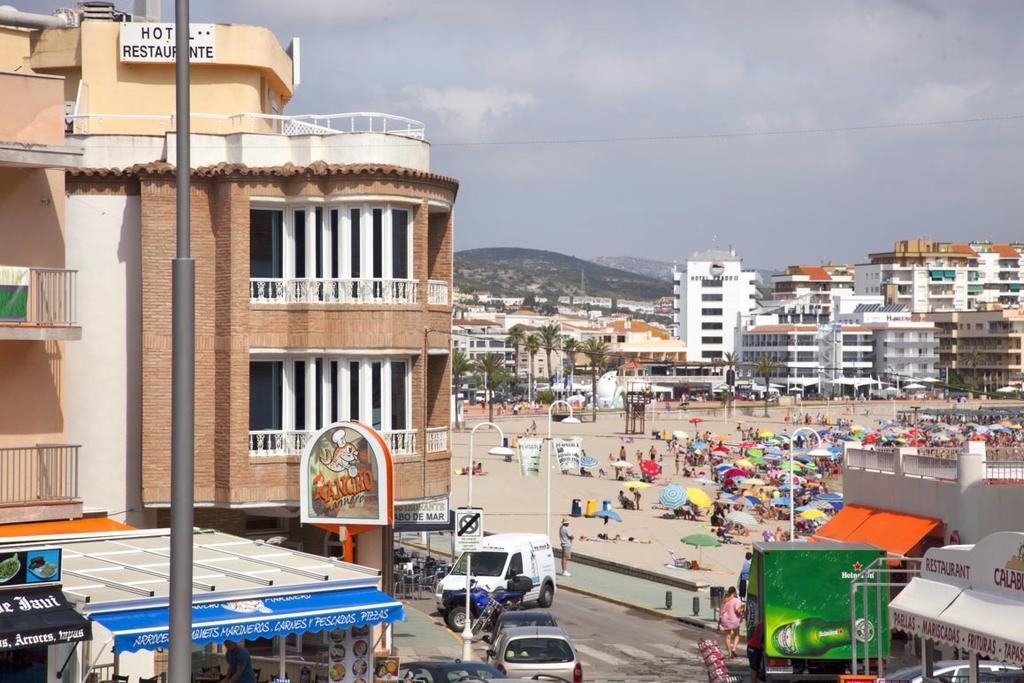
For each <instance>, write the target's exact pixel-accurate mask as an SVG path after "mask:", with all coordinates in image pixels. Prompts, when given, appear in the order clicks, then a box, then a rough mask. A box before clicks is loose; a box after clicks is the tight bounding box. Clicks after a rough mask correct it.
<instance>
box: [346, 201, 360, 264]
mask: <svg viewBox="0 0 1024 683" xmlns="http://www.w3.org/2000/svg"><path fill="white" fill-rule="evenodd" d="M361 213H362V212H361V211H360V210H359V209H352V210H350V211H349V226H350V228H349V229H350V231H351V238H350V241H351V245H350V247H349V266H350V268H351V273H352V277H353V278H357V279H358V278H360V277H362V271H361V270H360V268H359V265H360V263H361V262H362V252H361V248H362V247H361V246H360V245H361V239H362V236H361V235H360V234H359V228H360V215H361Z"/></svg>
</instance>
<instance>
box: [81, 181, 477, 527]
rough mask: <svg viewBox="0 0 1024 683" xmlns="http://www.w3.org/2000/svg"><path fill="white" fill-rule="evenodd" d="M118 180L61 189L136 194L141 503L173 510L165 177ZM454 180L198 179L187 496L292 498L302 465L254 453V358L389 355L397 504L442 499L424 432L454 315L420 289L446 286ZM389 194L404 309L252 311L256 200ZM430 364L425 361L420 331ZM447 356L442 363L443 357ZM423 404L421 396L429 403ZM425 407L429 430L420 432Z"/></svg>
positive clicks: (432, 415)
mask: <svg viewBox="0 0 1024 683" xmlns="http://www.w3.org/2000/svg"><path fill="white" fill-rule="evenodd" d="M116 175H117V176H118V177H117V179H116V182H113V181H114V180H115V179H114V178H110V177H108V178H98V177H96V174H84V173H83V174H80V175H79V176H78V177H77V178H75V177H69V192H75V191H76V189H75V188H76V183H77V186H78V187H80V188H81V190H82V192H94V191H96V187H98V186H103V181H104V180H107V181H110V183H109V184H108V185H106V186H103V189H104V190H105V191H108V192H109V191H115V192H116V191H124V192H129V191H133V192H137V193H138V194H139V195H140V198H141V225H142V351H143V352H142V378H143V382H142V423H143V425H142V427H143V428H142V434H143V436H142V498H143V502H144V503H146V504H159V503H164V502H166V501H167V500H168V499H169V498H170V479H169V471H170V450H171V448H170V433H171V432H170V426H171V419H170V418H171V415H170V411H171V260H172V258H173V257H174V248H175V186H174V177H173V173H169V172H167V171H166V169H160V170H159V172H151V171H147V170H145V169H141V168H140V169H135V171H134V177H133V178H126V177H125V175H124V173H119V174H116ZM456 190H457V186H456V184H455V182H454V181H452V180H450V179H446V178H440V177H438V176H431V175H430V174H413V173H407V174H396V173H394V172H392V173H389V172H387V171H382V170H379V169H378V170H374V169H372V168H370V169H364V170H360V171H353V170H351V169H346V170H344V171H338V172H331V171H326V172H325V171H323V170H322V169H321V170H320V171H319V172H309V173H305V174H302V173H299V174H296V173H274V172H273V169H252V170H249V171H246V172H243V171H240V170H239V169H237V168H233V167H231V168H227V169H220V170H219V171H217V172H214V171H211V170H207V172H203V170H200V171H197V172H196V173H194V179H193V186H192V209H191V219H192V245H191V246H192V257H193V259H194V260H195V263H196V424H195V434H196V439H195V452H196V457H195V474H196V479H195V480H196V485H195V498H196V502H197V503H207V504H209V503H212V504H214V505H216V506H220V507H227V506H230V505H232V504H251V503H258V502H292V503H294V502H295V501H297V500H298V456H297V455H295V456H293V455H286V456H276V457H266V456H261V457H259V458H256V457H251V456H250V455H249V360H250V349H252V348H259V349H280V350H282V351H309V352H316V350H318V349H319V350H322V349H341V350H344V349H363V350H367V349H368V350H375V349H376V350H385V349H386V350H395V351H396V352H400V353H402V354H406V355H408V356H410V357H411V360H412V363H411V371H412V378H411V384H412V416H411V418H412V419H411V426H412V427H414V428H415V429H416V430H417V431H418V434H417V450H418V453H417V454H415V455H406V456H400V457H396V458H395V461H396V464H395V473H396V476H395V479H396V482H395V492H396V498H398V499H405V498H418V497H421V496H424V495H432V494H441V493H446V492H447V491H448V490H449V486H450V465H449V461H450V451H444V452H439V453H430V454H429V457H425V451H426V445H427V437H426V433H425V428H426V427H447V426H448V424H449V413H450V409H449V405H450V404H449V396H450V386H451V378H450V362H449V358H448V355H447V351H446V350H447V349H448V347H449V342H450V337H449V335H448V334H447V331H448V330H450V326H451V307H450V305H445V306H440V305H430V306H428V305H427V280H428V279H432V280H444V281H445V282H447V283H448V287H449V291H451V289H452V284H451V262H452V235H451V231H452V226H453V224H452V220H451V212H450V210H448V209H446V208H444V207H445V206H446V205H447V206H450V205H451V203H453V202H454V199H455V193H456ZM345 196H360V197H363V196H373V197H385V196H394V197H400V198H403V199H406V200H408V199H417V200H419V203H418V204H410V205H409V208H410V210H411V211H412V213H413V215H412V230H413V235H412V242H413V263H412V264H411V266H412V267H411V272H412V275H413V277H414V278H415V279H416V280H417V281H418V283H419V284H418V287H419V291H420V294H419V296H418V297H417V303H416V304H411V305H332V304H259V305H253V304H251V303H250V284H249V274H250V263H249V229H250V228H249V207H250V198H251V197H258V198H260V199H266V198H285V199H294V198H299V197H324V198H327V201H328V202H330V201H331V200H332V199H338V200H342V199H343V198H344V197H345ZM427 330H431V331H432V332H429V333H428V341H429V344H430V348H431V349H433V350H434V351H433V353H432V355H430V356H428V357H427V358H424V356H423V347H424V332H425V331H427ZM442 350H443V352H442ZM424 392H426V393H424ZM424 406H426V420H424Z"/></svg>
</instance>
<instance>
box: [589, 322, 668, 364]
mask: <svg viewBox="0 0 1024 683" xmlns="http://www.w3.org/2000/svg"><path fill="white" fill-rule="evenodd" d="M589 336H598V338H600V340H601V341H603V342H605V343H606V344H607V345H608V356H609V357H610V358H611V359H612V362H613V363H625V362H629V361H660V362H666V361H668V362H673V363H681V362H683V361H685V360H686V352H687V349H686V343H685V342H683V341H681V340H679V339H672V337H671V335H670V334H669V332H668V330H665V329H662V328H660V327H657V326H655V325H652V324H650V323H647V322H644V321H642V320H634V319H633V318H620V319H618V320H612V321H610V322H609V323H608V324H607V325H605V326H604V327H603V328H602V329H601V330H600V331H599V332H598V333H597V334H596V335H593V334H592V335H589Z"/></svg>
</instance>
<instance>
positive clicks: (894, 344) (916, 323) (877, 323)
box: [836, 297, 939, 386]
mask: <svg viewBox="0 0 1024 683" xmlns="http://www.w3.org/2000/svg"><path fill="white" fill-rule="evenodd" d="M852 298H853V299H860V298H862V297H852ZM839 301H840V302H842V301H843V299H842V298H840V299H839ZM836 319H837V320H838V321H839V322H841V323H843V324H848V325H859V326H862V327H865V328H867V329H869V330H871V331H872V334H873V337H874V347H875V360H874V368H873V371H874V373H875V375H876V376H878V377H886V378H887V380H888V381H889V382H891V383H893V384H894V385H897V386H898V385H903V384H910V383H913V382H921V381H929V380H937V379H939V376H938V369H937V365H938V361H939V356H938V344H939V342H938V337H937V333H938V328H937V327H936V325H935V323H934V322H933V321H932V319H931V318H930V316H928V315H925V314H921V313H911V312H910V311H908V310H907V309H906V307H905V306H903V305H901V304H881V303H859V304H856V306H854V307H853V309H852V310H851V311H849V312H841V311H837V315H836Z"/></svg>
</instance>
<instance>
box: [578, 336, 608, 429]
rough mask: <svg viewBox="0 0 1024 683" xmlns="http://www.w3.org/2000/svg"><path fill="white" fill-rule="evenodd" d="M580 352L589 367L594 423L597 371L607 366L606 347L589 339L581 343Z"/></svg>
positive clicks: (596, 340)
mask: <svg viewBox="0 0 1024 683" xmlns="http://www.w3.org/2000/svg"><path fill="white" fill-rule="evenodd" d="M579 350H580V352H581V353H582V354H583V355H584V356H586V357H587V363H588V364H589V365H590V401H591V404H590V405H591V410H592V411H593V413H592V414H593V416H594V421H595V422H596V421H597V371H598V370H603V369H604V367H605V366H606V365H607V364H608V345H607V344H606V343H604V342H603V341H601V340H600V339H598V338H597V337H591V338H590V339H588V340H587V341H585V342H583V346H581V347H580V348H579Z"/></svg>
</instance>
